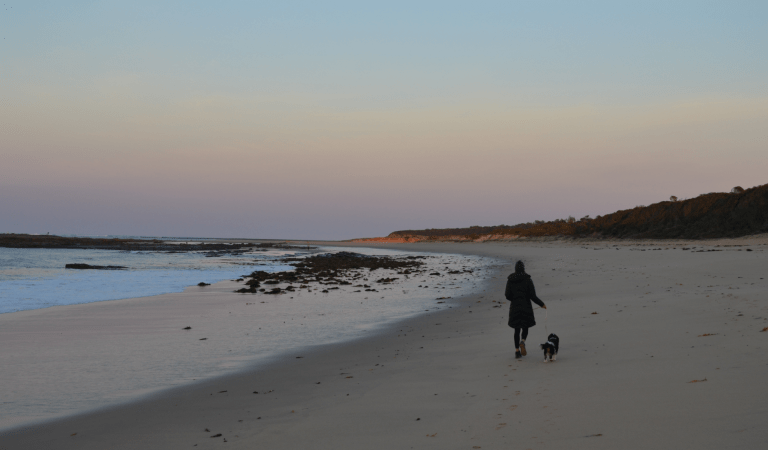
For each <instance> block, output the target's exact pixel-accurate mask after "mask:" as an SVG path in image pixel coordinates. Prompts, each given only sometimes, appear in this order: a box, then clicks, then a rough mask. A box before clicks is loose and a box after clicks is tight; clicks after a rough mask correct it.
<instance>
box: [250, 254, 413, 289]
mask: <svg viewBox="0 0 768 450" xmlns="http://www.w3.org/2000/svg"><path fill="white" fill-rule="evenodd" d="M425 258H426V257H425V256H407V257H391V256H369V255H362V254H359V253H352V252H338V253H323V254H319V255H313V256H309V257H305V258H296V257H290V258H284V259H283V260H282V262H284V263H286V264H289V265H292V266H294V267H295V269H294V270H292V271H286V272H274V273H272V272H266V271H263V270H257V271H254V272H252V273H251V274H250V275H244V276H243V277H242V278H243V279H244V280H247V281H245V285H246V286H248V287H244V288H241V289H237V290H236V291H235V292H238V293H243V294H245V293H251V294H256V293H258V292H261V293H264V294H280V293H283V292H286V291H288V292H294V291H295V290H296V287H294V286H293V284H294V283H298V284H299V288H298V289H309V288H310V285H311V283H317V284H320V285H323V288H322V290H321V292H322V293H328V292H330V291H331V290H334V289H339V286H352V280H358V283H359V281H367V278H365V277H367V276H368V275H367V273H366V272H373V271H376V270H379V269H384V270H392V271H395V272H396V273H397V274H403V275H406V274H422V273H424V270H422V266H423V265H424V264H425V263H424V262H423V261H422V259H425ZM399 279H400V278H398V277H384V278H379V279H377V280H376V281H375V282H376V283H380V284H391V283H394V282H396V281H398V280H399ZM262 284H265V285H277V284H289V286H288V287H286V288H285V289H281V288H279V287H275V288H273V289H271V290H269V291H267V290H265V289H258V288H259V286H261V285H262ZM353 287H361V288H366V289H365V290H366V291H367V292H378V290H376V289H374V288H372V287H371V286H369V285H368V284H363V283H360V284H357V285H355V286H353Z"/></svg>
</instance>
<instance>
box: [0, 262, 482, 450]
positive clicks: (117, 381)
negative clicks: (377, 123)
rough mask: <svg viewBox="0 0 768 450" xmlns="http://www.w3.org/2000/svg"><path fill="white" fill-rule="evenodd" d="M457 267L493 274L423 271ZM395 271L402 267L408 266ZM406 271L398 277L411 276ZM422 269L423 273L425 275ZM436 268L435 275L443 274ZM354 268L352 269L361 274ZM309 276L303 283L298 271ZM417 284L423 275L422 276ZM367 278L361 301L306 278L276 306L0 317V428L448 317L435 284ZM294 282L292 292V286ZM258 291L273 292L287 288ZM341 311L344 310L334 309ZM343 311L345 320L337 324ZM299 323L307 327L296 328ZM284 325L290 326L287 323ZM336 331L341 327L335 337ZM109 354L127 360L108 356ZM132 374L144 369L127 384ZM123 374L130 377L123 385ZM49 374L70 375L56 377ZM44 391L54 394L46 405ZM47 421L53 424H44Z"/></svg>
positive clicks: (132, 306)
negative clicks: (426, 314) (1, 407)
mask: <svg viewBox="0 0 768 450" xmlns="http://www.w3.org/2000/svg"><path fill="white" fill-rule="evenodd" d="M361 251H362V253H364V254H365V253H373V254H393V256H395V257H397V255H401V256H400V257H402V256H405V255H417V254H423V253H413V252H406V253H397V252H385V251H380V250H376V249H373V250H369V251H366V250H362V249H361ZM450 260H454V262H450ZM457 260H458V261H461V263H462V264H469V267H471V268H474V269H475V270H477V269H480V271H479V272H476V273H477V274H478V275H479V274H481V273H485V272H486V269H485V267H487V266H488V264H490V261H487V262H480V261H479V260H478V261H475V262H473V261H471V260H469V259H465V258H461V257H459V258H458V259H457V258H454V257H450V256H449V257H448V258H441V259H437V260H434V259H430V261H433V262H431V263H429V264H430V265H431V266H435V267H436V265H440V264H441V263H444V264H450V265H451V267H458V266H457V265H456V262H455V261H457ZM323 262H324V263H325V261H323ZM339 262H340V263H352V267H357V266H355V265H354V263H355V261H352V262H350V261H347V260H343V261H339ZM403 263H404V264H406V265H407V264H410V263H408V262H407V261H404V262H403ZM361 264H364V265H371V264H373V266H371V269H374V268H379V269H382V270H384V272H383V274H382V273H381V271H378V272H376V274H377V276H376V277H375V278H381V276H386V274H387V273H390V272H392V271H393V270H392V269H391V268H389V269H384V268H383V267H378V265H381V264H384V265H386V261H384V262H382V261H379V260H375V259H374V260H370V259H369V260H365V261H364V262H361ZM347 265H348V264H347ZM322 267H326V266H321V268H322ZM361 267H362V266H361ZM366 267H367V266H366ZM408 267H409V269H408V270H406V273H408V272H409V271H410V270H413V268H412V267H410V266H408ZM428 267H430V266H425V268H424V269H421V270H420V271H421V272H424V271H425V270H426V268H428ZM436 268H437V267H436ZM439 269H440V271H442V266H440V267H439ZM317 270H320V269H317ZM317 270H314V269H312V270H310V269H307V268H305V269H304V272H301V273H302V274H303V275H302V276H310V278H311V277H312V276H314V275H309V273H315V272H317ZM322 270H325V269H322ZM354 270H355V271H358V272H359V271H360V269H359V268H357V269H354ZM396 270H402V269H395V271H396ZM307 271H309V273H305V272H307ZM430 271H431V270H430ZM249 272H250V270H249ZM417 272H418V271H417ZM317 273H318V275H319V274H321V273H320V272H317ZM363 273H365V275H363V276H368V275H367V274H368V270H367V269H366V270H365V272H363ZM371 274H373V272H371ZM337 275H340V276H345V275H341V274H339V273H337ZM349 275H350V276H353V278H351V280H353V279H354V276H355V275H354V273H350V274H349ZM395 276H398V275H395ZM415 276H426V273H424V274H423V275H415ZM358 277H359V275H358ZM454 277H455V276H451V277H450V278H454ZM375 278H371V281H365V283H371V284H373V285H374V286H373V287H374V288H376V289H370V290H371V291H373V292H364V293H359V292H360V290H361V289H358V290H356V291H355V292H358V293H354V292H352V291H353V290H354V289H355V288H354V287H351V286H352V284H353V283H349V282H346V281H343V280H338V279H337V280H332V279H330V278H329V279H326V280H325V281H324V282H323V283H322V284H320V283H318V282H317V281H315V280H306V281H301V283H304V282H306V283H308V284H310V286H309V287H310V292H305V291H306V289H296V290H295V291H294V290H290V291H289V290H286V291H284V292H281V294H287V295H277V296H275V295H266V293H255V294H254V293H250V292H249V293H245V294H243V293H235V292H236V291H239V290H242V289H241V288H242V287H243V283H241V282H236V281H235V280H223V281H220V282H218V283H215V284H213V285H208V286H203V287H199V286H187V287H186V288H185V289H184V291H183V292H178V293H167V294H161V295H154V296H143V297H134V298H125V299H120V300H105V301H99V302H88V303H79V304H71V305H61V306H59V307H50V308H42V309H33V310H23V311H17V312H13V313H8V314H2V315H0V336H2V338H3V341H4V348H3V351H2V352H1V353H0V379H4V381H5V385H4V388H3V389H2V390H0V394H2V397H3V400H4V402H5V403H6V404H7V407H6V410H5V412H4V414H2V415H0V429H2V430H3V431H7V430H9V429H11V428H14V427H18V426H24V425H28V424H30V423H37V422H40V421H42V422H47V421H49V420H57V419H61V418H65V417H67V416H69V415H71V414H80V413H82V412H83V411H86V412H87V411H93V410H94V407H95V408H96V409H99V408H103V407H105V406H106V407H109V405H114V404H120V405H122V404H126V403H131V402H133V401H134V400H137V399H141V398H144V397H146V396H147V395H150V396H151V395H154V393H157V392H162V391H164V390H166V389H175V388H176V387H179V386H180V385H181V386H183V385H186V384H194V383H196V382H198V380H202V379H208V378H211V377H213V378H215V377H218V376H221V375H222V374H226V373H232V372H242V371H243V370H254V369H258V368H259V367H260V366H261V365H262V364H264V363H265V362H267V361H270V360H272V359H274V358H279V357H280V355H284V354H288V353H291V352H293V349H297V348H303V347H306V346H307V345H314V342H313V340H312V339H311V337H315V338H316V339H319V341H320V342H325V343H338V342H345V341H348V340H353V339H358V338H360V337H361V336H365V335H366V334H370V333H377V332H378V330H379V329H380V328H382V327H383V328H386V327H388V326H389V324H390V323H391V322H395V323H396V322H399V321H400V320H402V317H409V316H413V315H419V314H422V312H421V311H422V309H423V308H424V307H426V308H429V309H430V310H433V309H435V308H437V309H440V308H444V307H447V305H445V304H444V305H435V304H434V303H435V301H434V300H431V299H434V298H435V297H438V296H441V295H442V294H440V289H441V288H440V286H433V287H432V289H426V290H423V291H422V289H415V287H416V283H415V281H416V279H415V278H413V279H412V280H411V281H410V282H409V281H408V280H404V281H400V282H397V283H396V284H395V285H393V286H392V287H388V286H389V285H388V284H376V283H380V282H381V280H376V281H375V282H374V280H375ZM406 278H407V276H406ZM428 278H429V279H430V281H432V282H437V281H438V280H434V278H440V277H431V276H430V277H428ZM459 278H462V277H461V276H459ZM367 279H368V278H366V280H367ZM419 279H420V278H419ZM240 281H242V280H240ZM295 281H296V282H298V281H299V280H295ZM332 281H335V283H334V282H332ZM385 281H386V280H385ZM439 281H442V280H439ZM359 282H361V281H355V282H354V283H359ZM432 282H430V283H429V284H432ZM457 282H458V281H457ZM301 283H299V284H301ZM450 283H451V284H453V282H450ZM459 283H461V282H459ZM299 284H296V287H297V288H298V286H299ZM331 284H342V285H344V284H346V285H349V286H342V287H341V290H330V294H329V293H328V292H329V291H328V290H323V291H322V292H321V291H320V290H321V289H323V287H328V289H339V288H338V287H330V286H325V285H331ZM471 285H472V282H471V281H470V282H469V283H467V285H466V286H465V287H463V288H462V289H461V290H458V291H453V290H451V291H450V294H453V293H454V292H456V293H459V292H465V291H467V290H468V289H471V288H469V287H467V286H471ZM267 286H268V287H270V288H272V287H275V286H284V285H283V284H267ZM246 287H247V286H246ZM302 287H304V288H306V287H307V286H303V285H302ZM425 287H426V286H425ZM377 289H378V290H377ZM400 289H402V290H403V292H406V291H405V290H406V289H408V290H411V292H412V293H411V294H410V295H409V296H407V298H408V299H411V301H409V302H408V303H412V305H407V304H403V299H402V297H404V296H403V295H400V294H399V292H400V291H399V290H400ZM262 290H263V289H262ZM371 295H373V296H371ZM329 296H330V297H329ZM369 296H370V298H371V299H378V298H379V296H385V297H386V298H387V300H386V302H382V303H381V304H380V305H376V304H375V303H373V304H371V303H370V302H376V300H368V298H369ZM453 296H455V294H453ZM289 297H290V299H289ZM294 298H295V300H294ZM381 298H384V297H381ZM350 303H351V304H350ZM363 303H364V304H365V307H364V306H363ZM438 303H444V302H443V301H440V302H438ZM358 304H359V305H358ZM314 305H317V306H314ZM339 307H344V308H346V309H345V310H343V311H340V310H339ZM297 308H298V310H297ZM363 308H367V309H371V310H372V311H375V314H377V315H378V316H372V315H371V313H367V314H366V313H365V312H364V311H360V310H361V309H363ZM340 312H344V313H346V314H342V315H340V314H339V313H340ZM297 313H298V316H297ZM361 313H362V314H361ZM302 315H303V316H305V317H304V319H301V316H302ZM306 316H310V317H306ZM377 317H378V318H377ZM376 318H377V319H376ZM289 319H290V320H289ZM294 319H296V320H295V321H294ZM372 319H376V320H372ZM285 321H288V324H287V325H286V324H285ZM377 322H379V323H377ZM346 324H349V326H347V325H346ZM382 324H384V325H382ZM190 325H191V329H189V330H186V329H185V327H187V326H190ZM340 325H341V326H343V327H345V328H346V329H340V328H339V327H340ZM262 327H263V330H262ZM333 330H336V331H338V332H332V331H333ZM249 332H250V333H249ZM307 332H308V333H309V334H307ZM249 334H250V336H248V335H249ZM199 341H204V342H199ZM116 354H120V355H124V357H121V358H116V357H115V356H114V355H116ZM140 367H144V368H145V369H146V370H141V371H139V372H136V373H135V375H134V374H133V373H134V372H135V371H136V369H137V368H140ZM165 367H167V369H165ZM124 370H127V371H129V372H130V373H131V374H130V375H125V376H124V375H122V373H123V372H124ZM78 371H82V372H83V373H82V376H77V377H76V378H81V379H80V380H75V379H72V378H73V377H72V376H71V375H68V374H73V373H74V374H76V373H77V372H78ZM56 373H62V374H67V375H62V376H54V375H53V374H56ZM25 374H27V375H25ZM105 380H111V382H110V383H107V382H106V381H105ZM53 386H55V389H53V388H52V387H53ZM49 391H50V394H51V395H50V396H49V395H45V393H46V392H49ZM58 392H62V394H59V393H58ZM69 392H71V393H72V394H69ZM68 398H69V399H71V402H72V403H71V405H72V406H71V407H68V406H67V403H66V402H65V400H67V399H68ZM42 402H48V403H49V404H50V406H46V407H45V408H44V411H45V414H44V415H42V416H40V414H38V413H37V412H36V410H37V411H40V409H39V408H36V407H35V406H34V405H36V404H41V403H42ZM14 403H15V404H14ZM89 405H90V406H89ZM94 405H95V406H94ZM69 410H73V411H71V412H68V411H69ZM29 414H32V415H29ZM52 414H53V415H54V417H50V416H51V415H52ZM46 416H47V418H46ZM9 419H13V422H9ZM25 419H26V420H25ZM14 422H15V423H14ZM1 440H2V439H0V441H1ZM0 448H2V447H0Z"/></svg>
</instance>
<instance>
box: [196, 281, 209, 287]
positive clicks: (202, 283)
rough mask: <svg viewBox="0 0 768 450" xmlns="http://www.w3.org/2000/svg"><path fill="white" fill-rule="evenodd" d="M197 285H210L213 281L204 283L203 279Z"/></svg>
mask: <svg viewBox="0 0 768 450" xmlns="http://www.w3.org/2000/svg"><path fill="white" fill-rule="evenodd" d="M197 285H198V286H210V285H211V283H204V282H202V281H201V282H199V283H197Z"/></svg>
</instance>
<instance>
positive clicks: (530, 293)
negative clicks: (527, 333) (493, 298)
mask: <svg viewBox="0 0 768 450" xmlns="http://www.w3.org/2000/svg"><path fill="white" fill-rule="evenodd" d="M504 296H505V297H507V300H509V301H510V303H509V321H508V322H507V325H509V326H510V327H512V328H530V327H532V326H534V325H536V319H534V317H533V306H531V300H533V301H534V302H535V303H536V304H537V305H539V306H544V302H542V301H541V300H540V299H539V297H536V288H534V287H533V281H532V280H531V276H530V275H528V274H527V273H513V274H512V275H510V276H509V277H507V289H506V290H504Z"/></svg>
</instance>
